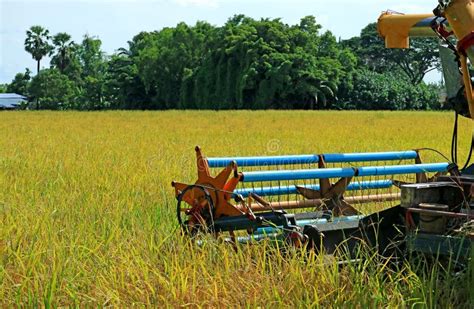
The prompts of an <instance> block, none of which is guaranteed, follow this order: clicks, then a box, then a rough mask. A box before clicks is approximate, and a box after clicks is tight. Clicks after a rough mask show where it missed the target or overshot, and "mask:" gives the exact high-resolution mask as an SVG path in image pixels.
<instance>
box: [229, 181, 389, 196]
mask: <svg viewBox="0 0 474 309" xmlns="http://www.w3.org/2000/svg"><path fill="white" fill-rule="evenodd" d="M392 185H393V182H392V181H391V180H389V179H387V180H375V181H361V182H353V183H350V184H349V185H348V186H347V189H346V190H350V191H355V190H368V189H387V188H390V187H392ZM300 187H303V188H307V189H312V190H319V189H320V185H302V186H300ZM250 193H254V194H257V195H258V196H274V195H285V194H297V193H298V190H297V188H296V186H294V185H291V186H273V187H256V188H243V189H237V190H235V191H234V196H236V195H241V196H242V197H248V196H249V195H250Z"/></svg>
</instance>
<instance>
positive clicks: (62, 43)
mask: <svg viewBox="0 0 474 309" xmlns="http://www.w3.org/2000/svg"><path fill="white" fill-rule="evenodd" d="M53 44H54V46H55V47H56V54H55V55H54V56H53V58H52V59H51V63H52V64H55V65H56V66H57V67H58V69H59V71H60V72H61V73H64V70H65V69H66V68H67V66H68V65H69V64H70V63H71V58H72V52H73V51H74V48H75V46H76V44H75V43H74V42H73V41H71V36H70V35H69V34H67V33H65V32H60V33H58V34H56V35H55V36H53Z"/></svg>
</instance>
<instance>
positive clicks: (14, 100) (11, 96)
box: [0, 93, 26, 108]
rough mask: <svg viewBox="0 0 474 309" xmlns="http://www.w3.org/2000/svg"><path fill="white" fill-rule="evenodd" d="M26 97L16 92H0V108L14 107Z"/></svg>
mask: <svg viewBox="0 0 474 309" xmlns="http://www.w3.org/2000/svg"><path fill="white" fill-rule="evenodd" d="M24 101H26V97H25V96H22V95H19V94H16V93H0V108H16V107H17V106H18V105H20V103H22V102H24Z"/></svg>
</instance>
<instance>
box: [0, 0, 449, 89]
mask: <svg viewBox="0 0 474 309" xmlns="http://www.w3.org/2000/svg"><path fill="white" fill-rule="evenodd" d="M436 3H437V1H435V0H419V1H408V0H398V1H397V0H0V83H7V82H10V81H11V80H12V79H13V77H14V76H15V74H16V73H18V72H24V70H25V68H30V69H31V70H32V71H33V72H36V69H35V68H36V66H35V61H34V60H33V59H32V58H31V56H30V55H29V54H28V53H27V52H26V51H25V50H24V46H23V43H24V40H25V32H26V30H27V29H28V28H29V27H30V26H32V25H41V26H43V27H46V28H47V29H49V31H50V33H51V34H55V33H57V32H67V33H69V34H71V35H72V38H73V40H74V41H76V42H80V41H81V39H82V36H83V35H84V34H86V33H87V34H89V35H92V36H97V37H99V38H100V39H101V40H102V44H103V45H102V46H103V50H104V51H105V52H106V53H108V54H112V53H113V52H114V51H115V50H117V49H118V48H120V47H126V46H127V41H128V40H131V39H132V38H133V36H135V35H136V34H138V33H139V32H141V31H153V30H160V29H162V28H163V27H171V26H175V25H176V24H177V23H179V22H181V21H184V22H186V23H188V24H194V23H195V22H196V21H198V20H205V21H208V22H210V23H211V24H214V25H222V24H224V23H225V22H226V20H227V19H228V18H229V17H231V16H233V15H235V14H245V15H247V16H250V17H253V18H257V19H259V18H262V17H264V18H267V17H268V18H281V19H282V20H283V22H285V23H288V24H296V23H298V22H299V20H300V19H301V18H302V17H304V16H307V15H314V16H316V20H317V22H318V23H320V24H321V25H322V26H323V29H324V30H330V31H331V32H332V33H333V34H334V35H335V36H336V37H337V38H341V39H348V38H351V37H353V36H356V35H359V34H360V31H361V29H362V28H364V27H365V26H366V25H367V24H368V23H370V22H375V21H376V20H377V18H378V16H379V15H380V13H381V12H382V11H385V10H387V9H390V10H394V11H397V12H403V13H429V12H431V11H432V10H433V8H434V7H435V6H436ZM48 65H49V64H48V59H45V60H44V61H42V64H41V66H42V67H48ZM439 78H440V77H439V73H433V74H431V75H430V76H428V78H427V80H428V81H438V80H439Z"/></svg>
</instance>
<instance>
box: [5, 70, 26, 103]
mask: <svg viewBox="0 0 474 309" xmlns="http://www.w3.org/2000/svg"><path fill="white" fill-rule="evenodd" d="M30 80H31V71H30V69H28V68H26V69H25V73H17V74H16V75H15V78H14V79H13V80H12V82H11V83H10V84H8V85H7V89H6V92H8V93H17V94H21V95H24V96H28V85H29V82H30Z"/></svg>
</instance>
